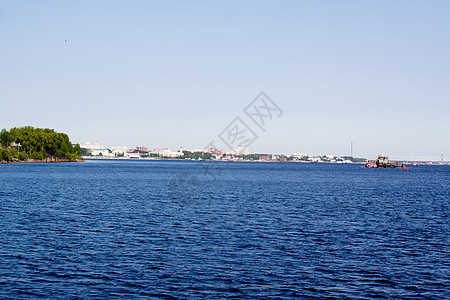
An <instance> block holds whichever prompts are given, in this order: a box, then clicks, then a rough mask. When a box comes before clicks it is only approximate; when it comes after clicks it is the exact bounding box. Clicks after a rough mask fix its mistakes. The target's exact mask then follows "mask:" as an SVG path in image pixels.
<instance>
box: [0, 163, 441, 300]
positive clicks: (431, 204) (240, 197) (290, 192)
mask: <svg viewBox="0 0 450 300" xmlns="http://www.w3.org/2000/svg"><path fill="white" fill-rule="evenodd" d="M449 206H450V166H419V167H414V168H413V169H412V170H410V171H407V172H406V171H404V170H396V169H385V170H382V169H380V170H378V169H365V168H362V167H361V165H338V164H299V163H211V162H198V163H197V162H184V161H183V162H176V161H109V160H102V161H98V160H96V161H86V162H83V163H55V164H45V163H29V164H3V165H0V228H1V231H0V298H2V299H5V298H6V299H8V298H9V299H20V298H36V297H40V296H46V297H51V298H70V299H72V298H129V297H144V298H152V297H155V298H156V297H161V298H164V299H180V298H188V299H193V298H197V299H205V298H209V299H211V298H246V299H258V298H259V299H260V298H279V299H280V298H281V299H283V298H284V299H292V298H296V297H299V298H317V299H324V298H356V299H370V298H408V299H410V298H418V299H419V298H420V299H422V298H432V299H434V298H447V299H448V298H450V292H449V285H450V262H449V261H450V255H449V254H450V241H449V236H450V234H449Z"/></svg>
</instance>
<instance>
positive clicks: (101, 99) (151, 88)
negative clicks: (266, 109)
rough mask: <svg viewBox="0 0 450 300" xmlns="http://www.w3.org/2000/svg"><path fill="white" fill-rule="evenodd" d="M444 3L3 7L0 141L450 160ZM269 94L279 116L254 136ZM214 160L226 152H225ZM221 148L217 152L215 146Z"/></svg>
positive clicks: (448, 25)
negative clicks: (245, 146)
mask: <svg viewBox="0 0 450 300" xmlns="http://www.w3.org/2000/svg"><path fill="white" fill-rule="evenodd" d="M449 12H450V2H447V1H432V2H413V1H395V2H389V1H377V2H376V3H375V2H373V3H370V2H360V1H339V2H336V1H322V2H320V3H319V2H312V1H311V2H307V1H283V2H281V3H276V2H269V1H245V2H238V1H227V2H226V3H222V2H206V1H205V2H203V1H199V2H183V1H171V2H170V3H167V2H150V1H133V2H132V3H128V2H127V3H125V2H119V1H95V2H88V1H78V2H64V3H63V2H59V1H48V2H30V3H27V5H23V3H20V2H17V1H3V2H2V7H1V8H0V49H1V55H0V66H1V71H0V82H2V83H1V88H0V99H2V100H1V104H2V112H3V114H2V118H1V119H0V129H1V128H6V129H9V128H11V127H19V126H26V125H31V126H35V127H41V128H45V127H48V128H54V129H55V130H56V131H58V132H65V133H67V134H68V135H69V137H70V139H71V141H72V142H77V143H84V142H86V141H90V142H95V141H96V140H97V139H98V140H99V141H100V142H101V143H103V144H105V145H108V146H115V145H117V146H127V147H135V146H147V147H148V146H152V147H153V146H155V147H168V148H170V149H178V148H179V147H180V146H182V147H183V148H186V149H197V148H204V147H206V146H207V145H208V144H209V143H210V142H212V141H213V142H215V143H221V140H220V137H219V135H220V134H221V133H222V132H223V130H224V129H226V128H227V126H229V124H230V123H231V122H232V121H233V120H235V118H237V117H239V118H241V120H242V121H243V122H245V124H247V125H248V126H249V127H250V128H251V130H252V131H254V132H255V135H257V136H258V138H257V139H255V140H254V141H253V142H252V143H251V145H250V149H251V151H252V152H259V153H286V154H289V153H295V152H305V153H311V154H334V155H350V154H351V152H352V150H351V143H352V142H353V154H354V156H355V157H366V158H374V157H376V156H377V155H378V154H382V153H384V154H386V155H388V156H389V157H391V158H393V159H408V158H409V157H430V158H431V157H434V158H436V160H440V159H441V153H443V156H444V159H446V158H447V159H448V157H450V140H449V139H448V138H447V136H448V135H449V131H450V118H449V117H448V116H449V112H450V101H449V98H450V86H449V85H448V82H449V80H450V58H449V55H448V53H450V19H449V18H448V14H449ZM261 91H263V92H265V93H266V94H267V95H268V96H269V97H270V98H271V99H272V100H273V101H274V102H275V103H276V105H278V106H279V108H280V109H281V110H282V111H283V114H282V115H281V116H280V117H279V118H274V119H273V121H272V122H270V124H268V126H267V128H264V130H262V129H261V128H260V127H258V126H257V125H256V124H255V123H254V122H252V120H250V118H249V117H248V115H246V114H245V112H244V109H245V108H246V107H247V105H248V104H249V103H251V102H252V101H253V100H254V99H255V97H257V95H258V94H259V93H260V92H261ZM222 144H223V143H222ZM220 147H222V148H225V146H224V145H222V146H220Z"/></svg>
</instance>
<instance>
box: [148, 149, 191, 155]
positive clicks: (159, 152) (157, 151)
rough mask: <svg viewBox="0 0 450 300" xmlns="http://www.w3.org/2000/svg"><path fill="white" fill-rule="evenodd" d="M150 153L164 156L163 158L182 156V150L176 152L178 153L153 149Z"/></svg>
mask: <svg viewBox="0 0 450 300" xmlns="http://www.w3.org/2000/svg"><path fill="white" fill-rule="evenodd" d="M152 153H156V154H158V155H161V156H165V157H178V156H183V149H182V148H180V150H178V151H173V150H169V149H155V151H153V152H152Z"/></svg>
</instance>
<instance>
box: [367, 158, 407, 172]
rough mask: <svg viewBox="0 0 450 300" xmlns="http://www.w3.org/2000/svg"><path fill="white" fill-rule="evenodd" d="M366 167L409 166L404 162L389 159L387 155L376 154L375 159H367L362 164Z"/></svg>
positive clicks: (399, 167) (401, 167)
mask: <svg viewBox="0 0 450 300" xmlns="http://www.w3.org/2000/svg"><path fill="white" fill-rule="evenodd" d="M364 167H366V168H384V169H387V168H395V169H406V170H408V169H409V168H410V166H408V165H406V164H403V163H402V164H400V163H398V162H393V161H389V158H388V157H387V156H383V155H378V158H377V160H368V161H367V162H366V164H365V165H364Z"/></svg>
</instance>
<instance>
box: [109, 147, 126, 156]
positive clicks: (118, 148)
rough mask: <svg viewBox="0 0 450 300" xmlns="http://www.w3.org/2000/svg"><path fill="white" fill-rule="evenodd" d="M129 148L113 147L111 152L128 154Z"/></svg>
mask: <svg viewBox="0 0 450 300" xmlns="http://www.w3.org/2000/svg"><path fill="white" fill-rule="evenodd" d="M128 150H129V149H128V147H126V146H113V147H111V152H112V153H113V154H116V155H117V154H122V153H127V152H128Z"/></svg>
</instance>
